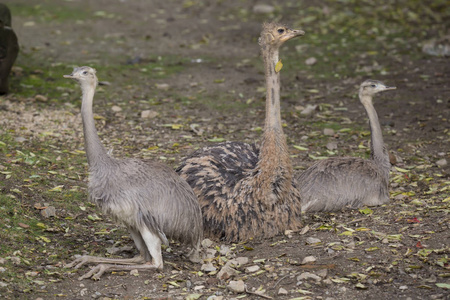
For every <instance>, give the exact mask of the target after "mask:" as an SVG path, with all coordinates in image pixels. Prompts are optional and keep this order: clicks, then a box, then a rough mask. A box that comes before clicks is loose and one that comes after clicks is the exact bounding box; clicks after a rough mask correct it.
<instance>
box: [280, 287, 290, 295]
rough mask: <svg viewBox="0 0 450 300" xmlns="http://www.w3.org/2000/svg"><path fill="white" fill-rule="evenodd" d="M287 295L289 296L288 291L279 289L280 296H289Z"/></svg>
mask: <svg viewBox="0 0 450 300" xmlns="http://www.w3.org/2000/svg"><path fill="white" fill-rule="evenodd" d="M287 294H288V291H286V290H285V289H283V288H279V289H278V295H287Z"/></svg>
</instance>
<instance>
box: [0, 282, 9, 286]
mask: <svg viewBox="0 0 450 300" xmlns="http://www.w3.org/2000/svg"><path fill="white" fill-rule="evenodd" d="M7 286H8V284H7V283H4V282H3V281H0V287H7Z"/></svg>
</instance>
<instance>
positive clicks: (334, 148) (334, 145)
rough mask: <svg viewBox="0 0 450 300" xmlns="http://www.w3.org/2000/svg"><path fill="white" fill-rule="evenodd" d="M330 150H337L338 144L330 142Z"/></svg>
mask: <svg viewBox="0 0 450 300" xmlns="http://www.w3.org/2000/svg"><path fill="white" fill-rule="evenodd" d="M326 147H327V149H328V150H336V149H337V142H328V143H327V145H326Z"/></svg>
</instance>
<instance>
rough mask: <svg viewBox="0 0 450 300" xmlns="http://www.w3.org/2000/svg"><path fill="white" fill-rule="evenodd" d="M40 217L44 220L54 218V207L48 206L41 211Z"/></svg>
mask: <svg viewBox="0 0 450 300" xmlns="http://www.w3.org/2000/svg"><path fill="white" fill-rule="evenodd" d="M41 215H42V216H43V217H44V218H50V217H56V208H55V207H54V206H48V207H47V208H45V209H43V210H41Z"/></svg>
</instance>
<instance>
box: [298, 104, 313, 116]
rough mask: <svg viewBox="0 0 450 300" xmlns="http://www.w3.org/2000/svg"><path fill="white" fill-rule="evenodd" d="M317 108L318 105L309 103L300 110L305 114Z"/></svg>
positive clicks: (309, 113)
mask: <svg viewBox="0 0 450 300" xmlns="http://www.w3.org/2000/svg"><path fill="white" fill-rule="evenodd" d="M316 108H317V105H311V104H308V105H307V106H306V108H305V109H304V110H302V111H301V112H300V114H301V115H303V116H308V115H311V114H312V113H313V112H314V111H315V110H316Z"/></svg>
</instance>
